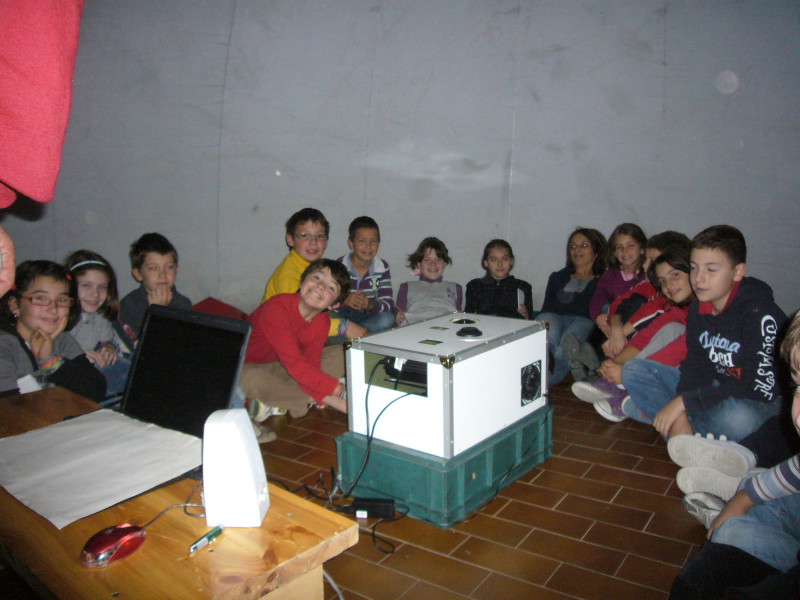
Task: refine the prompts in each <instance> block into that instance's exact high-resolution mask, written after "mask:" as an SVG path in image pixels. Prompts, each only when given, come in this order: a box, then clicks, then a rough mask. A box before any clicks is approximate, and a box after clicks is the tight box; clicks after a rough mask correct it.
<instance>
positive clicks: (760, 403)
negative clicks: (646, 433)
mask: <svg viewBox="0 0 800 600" xmlns="http://www.w3.org/2000/svg"><path fill="white" fill-rule="evenodd" d="M691 248H692V251H691V260H690V269H691V271H690V275H689V277H690V281H691V283H692V288H693V289H694V291H695V294H696V296H697V302H695V303H694V304H693V305H692V306H691V308H690V309H689V316H688V322H687V326H686V344H687V356H686V359H685V360H684V361H683V363H682V364H681V366H680V369H675V368H674V367H667V366H665V365H658V364H657V363H652V361H637V364H635V365H632V366H633V367H634V369H630V367H629V368H628V369H626V371H628V370H629V369H630V372H628V373H626V377H625V378H624V380H625V381H624V382H625V385H626V387H627V389H628V391H629V392H630V395H631V400H630V402H632V403H633V404H634V405H635V406H636V409H638V410H639V411H641V412H642V413H644V415H647V416H649V417H650V418H651V419H652V421H653V426H654V427H655V428H656V429H657V430H658V432H659V433H661V435H663V436H664V437H665V438H668V439H670V443H669V445H668V448H669V451H670V456H671V457H672V459H673V460H674V461H675V462H677V463H678V464H679V465H680V466H683V467H686V466H700V465H705V466H713V467H714V468H716V469H718V470H721V471H723V472H725V471H728V472H729V474H730V475H731V476H736V477H741V476H743V475H744V474H745V473H746V472H747V471H749V470H750V469H752V468H753V467H754V466H755V465H756V462H759V464H761V462H766V463H768V464H764V465H763V466H772V464H774V462H773V461H774V460H775V458H776V457H777V456H780V455H782V454H783V453H784V452H785V451H787V450H786V448H785V447H784V448H782V449H781V450H779V451H777V448H775V447H771V446H773V445H774V444H773V443H772V441H770V438H771V437H772V436H771V435H766V434H765V432H764V431H762V433H761V434H759V435H751V434H754V432H756V431H757V430H759V429H760V428H762V426H764V425H765V423H767V422H768V421H769V422H775V423H778V422H779V415H780V413H781V411H782V409H783V405H784V402H783V399H782V397H781V394H780V389H779V383H778V374H777V371H776V365H775V349H776V342H777V338H778V333H779V331H780V330H781V328H782V326H783V324H784V322H785V321H786V315H785V314H784V313H783V311H782V310H781V309H780V308H779V307H778V306H777V305H776V304H775V302H774V300H773V296H772V289H771V288H770V287H769V286H768V285H767V284H766V283H764V282H762V281H760V280H758V279H755V278H753V277H745V272H746V260H747V247H746V244H745V240H744V236H743V235H742V233H741V232H740V231H739V230H738V229H736V228H735V227H731V226H730V225H714V226H712V227H709V228H707V229H705V230H703V231H701V232H700V233H699V234H697V235H696V236H695V237H694V239H693V240H692V245H691ZM634 360H636V359H634ZM629 362H632V361H629ZM630 410H631V407H630V406H629V407H628V408H627V409H625V412H626V413H629V412H630ZM762 429H763V428H762ZM695 433H698V434H701V435H703V436H711V437H710V438H701V437H695V436H694V435H692V434H695ZM687 434H688V435H687ZM714 435H716V436H724V438H723V440H724V439H727V440H730V441H734V442H740V443H741V445H739V444H729V443H726V442H720V441H719V440H715V439H713V436H714ZM776 451H777V454H776ZM721 462H722V463H725V464H721ZM728 463H730V464H728ZM720 467H722V468H720ZM678 483H679V486H681V489H683V487H684V486H682V485H681V482H680V481H679V482H678ZM687 487H688V488H691V487H692V482H688V483H687ZM683 491H684V492H686V493H689V491H692V490H691V489H684V490H683Z"/></svg>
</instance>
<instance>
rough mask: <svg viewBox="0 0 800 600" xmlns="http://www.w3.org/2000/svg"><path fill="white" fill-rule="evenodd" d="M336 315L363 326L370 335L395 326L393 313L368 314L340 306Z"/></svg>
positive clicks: (332, 314)
mask: <svg viewBox="0 0 800 600" xmlns="http://www.w3.org/2000/svg"><path fill="white" fill-rule="evenodd" d="M335 315H336V316H339V317H341V318H342V319H349V320H350V321H353V322H354V323H356V324H358V325H361V326H362V327H363V328H364V329H366V330H367V331H369V332H370V333H378V332H379V331H385V330H387V329H391V328H392V327H394V326H395V322H394V313H393V312H379V313H368V312H367V311H365V310H354V309H352V308H350V307H349V306H340V307H339V308H337V309H336V311H335ZM333 316H334V313H331V317H333Z"/></svg>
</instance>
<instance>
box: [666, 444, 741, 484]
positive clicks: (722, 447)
mask: <svg viewBox="0 0 800 600" xmlns="http://www.w3.org/2000/svg"><path fill="white" fill-rule="evenodd" d="M667 452H669V457H670V458H671V459H672V462H674V463H675V464H677V465H678V466H680V467H711V468H712V469H715V470H717V471H720V472H722V473H724V474H726V475H730V476H731V477H739V478H742V477H744V476H745V475H747V473H749V472H750V471H752V470H753V469H754V468H755V466H756V456H755V454H753V453H752V452H751V451H750V450H748V449H747V448H745V447H744V446H742V445H741V444H737V443H736V442H730V441H728V439H727V438H726V437H725V436H724V435H721V436H720V438H719V439H718V440H715V439H714V436H713V435H712V434H708V435H707V436H706V437H702V436H701V435H700V434H699V433H696V434H694V435H688V434H682V435H676V436H674V437H672V438H670V439H669V441H668V442H667Z"/></svg>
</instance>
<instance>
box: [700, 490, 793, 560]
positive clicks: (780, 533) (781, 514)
mask: <svg viewBox="0 0 800 600" xmlns="http://www.w3.org/2000/svg"><path fill="white" fill-rule="evenodd" d="M711 541H713V542H715V543H717V544H728V545H729V546H735V547H736V548H740V549H742V550H744V551H745V552H747V553H748V554H750V555H751V556H755V557H756V558H758V559H759V560H762V561H764V562H765V563H767V564H768V565H770V566H772V567H775V568H776V569H778V570H779V571H783V572H784V573H785V572H786V571H788V570H789V569H791V568H792V567H793V566H794V565H796V564H797V552H798V551H800V494H792V495H791V496H784V497H782V498H777V499H775V500H770V501H769V502H764V503H763V504H756V505H755V506H754V507H753V508H751V509H750V510H749V511H747V514H745V515H742V516H741V517H733V518H731V519H728V520H727V521H725V522H724V523H723V524H722V527H720V528H719V529H717V530H716V531H715V532H714V535H713V537H712V538H711Z"/></svg>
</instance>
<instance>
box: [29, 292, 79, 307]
mask: <svg viewBox="0 0 800 600" xmlns="http://www.w3.org/2000/svg"><path fill="white" fill-rule="evenodd" d="M20 296H21V297H23V298H25V300H27V301H28V302H30V303H31V304H33V305H34V306H50V305H51V304H52V303H53V302H55V303H56V308H69V307H70V306H72V305H73V304H75V300H74V299H73V298H70V297H69V296H56V297H55V298H51V297H50V296H47V295H45V294H36V295H35V296H29V295H27V294H20Z"/></svg>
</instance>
